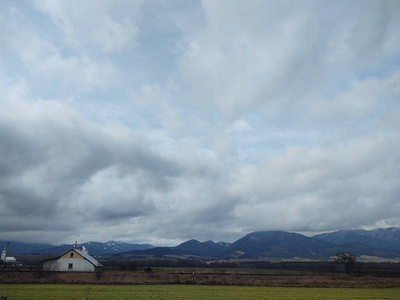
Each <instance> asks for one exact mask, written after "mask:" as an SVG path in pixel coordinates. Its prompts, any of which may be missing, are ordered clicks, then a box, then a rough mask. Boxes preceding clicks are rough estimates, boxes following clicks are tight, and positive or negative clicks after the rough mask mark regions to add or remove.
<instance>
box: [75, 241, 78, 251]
mask: <svg viewBox="0 0 400 300" xmlns="http://www.w3.org/2000/svg"><path fill="white" fill-rule="evenodd" d="M75 249H78V241H75Z"/></svg>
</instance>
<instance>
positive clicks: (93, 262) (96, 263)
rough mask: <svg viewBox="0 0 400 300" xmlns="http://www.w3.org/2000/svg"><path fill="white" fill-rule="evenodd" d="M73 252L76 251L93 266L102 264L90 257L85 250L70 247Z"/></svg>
mask: <svg viewBox="0 0 400 300" xmlns="http://www.w3.org/2000/svg"><path fill="white" fill-rule="evenodd" d="M72 250H74V251H75V252H77V253H78V254H79V255H81V256H82V257H83V258H84V259H86V260H88V261H89V262H90V263H91V264H92V265H94V266H95V267H101V266H102V264H101V263H99V262H98V261H97V260H95V259H94V258H93V257H91V256H90V255H89V254H88V253H87V252H86V251H83V250H80V249H72Z"/></svg>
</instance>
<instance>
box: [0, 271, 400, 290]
mask: <svg viewBox="0 0 400 300" xmlns="http://www.w3.org/2000/svg"><path fill="white" fill-rule="evenodd" d="M32 283H41V284H49V283H51V284H118V285H126V284H130V285H132V284H134V285H141V284H145V285H151V284H155V285H160V284H175V285H176V284H182V285H228V286H273V287H334V288H400V278H399V277H372V276H363V277H357V276H348V275H344V274H332V275H316V274H314V275H307V274H306V275H294V274H291V275H289V274H288V275H283V274H203V273H195V274H194V275H193V274H192V273H190V274H187V273H163V272H160V273H157V272H152V273H146V272H122V271H106V272H104V273H103V274H102V275H101V276H99V277H98V276H96V274H95V273H82V272H76V273H73V272H68V273H65V272H55V273H43V272H0V284H32Z"/></svg>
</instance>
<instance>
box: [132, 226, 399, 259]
mask: <svg viewBox="0 0 400 300" xmlns="http://www.w3.org/2000/svg"><path fill="white" fill-rule="evenodd" d="M398 230H399V229H398V228H389V229H388V230H385V229H384V230H380V229H379V230H378V229H377V230H374V231H366V230H364V231H361V232H362V234H359V233H358V234H357V232H358V231H348V232H337V233H336V234H335V233H333V234H322V235H317V236H314V237H306V236H304V235H301V234H298V233H289V232H285V231H260V232H253V233H249V234H247V235H246V236H244V237H242V238H241V239H239V240H237V241H236V242H234V243H232V244H229V243H224V242H220V243H214V242H212V241H206V242H200V241H197V240H189V241H186V242H184V243H182V244H180V245H178V246H176V247H156V248H153V249H150V250H142V251H131V252H129V253H130V254H146V255H155V254H156V255H157V256H163V255H165V256H168V255H194V256H199V257H211V258H241V259H243V258H249V259H274V258H306V259H329V258H330V257H332V256H334V255H335V254H337V253H340V252H351V253H353V254H355V255H357V256H361V255H368V256H377V257H382V258H399V257H400V253H399V252H398V251H397V250H395V247H396V243H395V242H396V241H397V233H398ZM378 238H379V239H378ZM385 247H387V248H385Z"/></svg>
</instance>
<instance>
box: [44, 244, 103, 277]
mask: <svg viewBox="0 0 400 300" xmlns="http://www.w3.org/2000/svg"><path fill="white" fill-rule="evenodd" d="M101 267H103V265H102V264H100V263H99V262H98V261H97V260H95V259H94V258H93V257H91V256H90V255H89V254H88V253H87V252H85V251H83V250H80V249H75V248H73V249H71V250H69V251H67V252H65V253H64V254H63V255H60V256H57V257H53V258H49V259H46V260H44V261H43V270H47V271H74V272H94V271H95V270H96V269H98V268H101Z"/></svg>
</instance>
